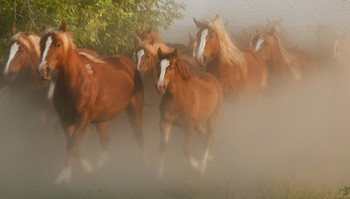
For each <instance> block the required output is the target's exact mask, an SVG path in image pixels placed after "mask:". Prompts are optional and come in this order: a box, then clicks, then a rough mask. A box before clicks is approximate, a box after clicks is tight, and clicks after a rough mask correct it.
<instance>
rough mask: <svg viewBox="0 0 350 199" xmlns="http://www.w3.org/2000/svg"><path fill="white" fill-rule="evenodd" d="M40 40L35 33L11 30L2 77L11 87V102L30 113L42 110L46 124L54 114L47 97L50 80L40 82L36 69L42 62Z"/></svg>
mask: <svg viewBox="0 0 350 199" xmlns="http://www.w3.org/2000/svg"><path fill="white" fill-rule="evenodd" d="M39 42H40V37H38V36H37V35H35V34H34V33H32V32H17V30H16V28H15V27H13V28H12V37H11V40H10V42H9V58H8V60H7V63H6V66H5V69H4V71H3V76H4V79H5V83H6V84H7V85H8V86H9V88H10V94H11V98H12V100H14V101H16V102H20V104H22V103H24V104H23V105H25V108H29V113H32V112H33V111H40V112H41V113H42V116H43V118H42V119H43V123H45V120H46V116H47V115H46V114H49V115H50V113H52V110H51V109H52V107H51V105H50V104H49V102H48V100H47V98H46V94H47V88H48V81H43V80H41V79H40V77H39V74H38V72H37V66H38V64H39V62H40V48H39Z"/></svg>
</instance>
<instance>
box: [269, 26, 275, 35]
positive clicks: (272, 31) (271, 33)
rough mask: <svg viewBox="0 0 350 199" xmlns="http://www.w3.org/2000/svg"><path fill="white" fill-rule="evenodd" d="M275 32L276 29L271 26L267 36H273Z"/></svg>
mask: <svg viewBox="0 0 350 199" xmlns="http://www.w3.org/2000/svg"><path fill="white" fill-rule="evenodd" d="M275 32H276V28H275V26H273V27H272V28H271V30H270V32H269V34H270V35H273V34H275Z"/></svg>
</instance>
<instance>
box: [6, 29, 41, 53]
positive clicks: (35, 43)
mask: <svg viewBox="0 0 350 199" xmlns="http://www.w3.org/2000/svg"><path fill="white" fill-rule="evenodd" d="M14 42H18V43H20V44H22V45H24V46H25V47H26V49H27V50H29V51H32V50H33V49H34V51H35V53H36V54H37V55H39V56H40V49H39V43H40V37H38V36H37V35H35V34H34V33H32V32H19V33H17V34H15V35H14V36H13V37H12V38H11V41H10V43H14Z"/></svg>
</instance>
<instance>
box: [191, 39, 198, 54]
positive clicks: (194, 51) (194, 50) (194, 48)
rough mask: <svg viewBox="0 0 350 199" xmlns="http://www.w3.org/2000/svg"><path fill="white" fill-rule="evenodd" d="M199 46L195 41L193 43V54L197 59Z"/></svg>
mask: <svg viewBox="0 0 350 199" xmlns="http://www.w3.org/2000/svg"><path fill="white" fill-rule="evenodd" d="M197 46H198V43H197V42H196V41H195V42H194V43H193V52H192V57H193V58H195V57H196V48H197Z"/></svg>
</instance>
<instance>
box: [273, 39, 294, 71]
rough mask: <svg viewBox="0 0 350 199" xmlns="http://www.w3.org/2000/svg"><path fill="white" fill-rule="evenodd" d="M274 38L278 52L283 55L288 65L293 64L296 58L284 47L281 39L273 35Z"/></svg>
mask: <svg viewBox="0 0 350 199" xmlns="http://www.w3.org/2000/svg"><path fill="white" fill-rule="evenodd" d="M272 37H273V38H275V40H276V41H277V45H278V48H279V49H278V50H279V51H280V53H281V56H282V59H283V61H284V62H285V63H286V64H291V63H292V62H294V61H295V60H296V57H295V56H293V55H292V54H291V53H289V52H288V50H287V49H286V48H285V47H284V45H283V43H282V42H281V40H280V38H279V37H277V36H276V35H275V34H273V35H272Z"/></svg>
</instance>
